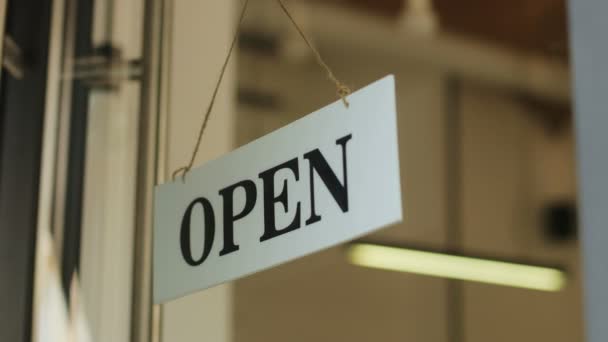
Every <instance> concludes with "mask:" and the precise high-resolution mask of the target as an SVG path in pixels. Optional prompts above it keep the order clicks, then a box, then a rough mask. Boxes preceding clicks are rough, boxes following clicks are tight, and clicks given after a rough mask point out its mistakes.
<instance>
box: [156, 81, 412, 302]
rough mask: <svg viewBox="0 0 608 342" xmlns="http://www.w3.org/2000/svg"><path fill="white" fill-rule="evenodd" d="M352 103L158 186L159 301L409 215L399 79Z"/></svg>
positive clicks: (364, 91) (379, 84)
mask: <svg viewBox="0 0 608 342" xmlns="http://www.w3.org/2000/svg"><path fill="white" fill-rule="evenodd" d="M348 101H349V103H350V106H349V108H346V107H345V106H344V104H343V103H342V102H341V101H337V102H335V103H333V104H331V105H329V106H327V107H325V108H323V109H321V110H318V111H316V112H314V113H312V114H309V115H307V116H305V117H303V118H302V119H299V120H297V121H295V122H293V123H292V124H290V125H288V126H286V127H283V128H281V129H279V130H277V131H275V132H272V133H270V134H268V135H266V136H264V137H262V138H260V139H258V140H255V141H253V142H251V143H249V144H247V145H245V146H243V147H241V148H239V149H237V150H235V151H234V152H232V153H229V154H227V155H226V156H223V157H222V158H219V159H217V160H214V161H211V162H209V163H207V164H205V165H203V166H200V167H198V168H196V169H192V170H191V171H190V172H189V173H188V175H187V176H186V181H185V183H184V182H182V180H181V179H176V180H175V181H173V182H169V183H166V184H163V185H160V186H158V187H157V188H156V191H155V208H154V303H162V302H165V301H167V300H170V299H173V298H176V297H179V296H182V295H185V294H188V293H191V292H194V291H197V290H202V289H205V288H208V287H211V286H214V285H217V284H220V283H223V282H226V281H230V280H234V279H237V278H240V277H243V276H246V275H249V274H251V273H254V272H257V271H260V270H264V269H267V268H269V267H272V266H275V265H278V264H281V263H283V262H286V261H289V260H293V259H295V258H298V257H302V256H304V255H307V254H310V253H313V252H316V251H319V250H321V249H324V248H327V247H330V246H334V245H336V244H340V243H342V242H345V241H348V240H352V239H354V238H356V237H359V236H362V235H364V234H367V233H369V232H372V231H374V230H376V229H379V228H381V227H384V226H387V225H390V224H393V223H397V222H399V221H401V219H402V213H401V187H400V175H399V158H398V146H397V122H396V121H397V118H396V105H395V81H394V77H393V76H387V77H385V78H383V79H381V80H379V81H377V82H375V83H373V84H371V85H369V86H367V87H365V88H363V89H361V90H359V91H357V92H355V93H353V94H351V95H350V96H349V97H348Z"/></svg>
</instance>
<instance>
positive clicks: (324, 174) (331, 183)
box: [304, 134, 353, 225]
mask: <svg viewBox="0 0 608 342" xmlns="http://www.w3.org/2000/svg"><path fill="white" fill-rule="evenodd" d="M352 137H353V135H352V134H349V135H347V136H345V137H342V138H340V139H338V140H336V145H340V146H342V175H343V178H344V183H343V184H342V183H340V180H338V177H337V176H336V174H335V173H334V172H333V171H332V169H331V167H330V166H329V164H328V163H327V160H325V157H323V155H322V154H321V152H320V151H319V149H314V150H312V151H310V152H308V153H306V154H304V159H307V160H308V163H309V165H310V217H309V218H308V219H307V220H306V225H309V224H313V223H315V222H318V221H320V220H321V216H320V215H317V213H316V211H315V175H314V171H316V172H317V174H318V175H319V177H320V178H321V180H322V181H323V184H325V187H326V188H327V189H328V190H329V192H330V193H331V195H332V196H333V198H334V200H335V201H336V203H337V204H338V205H339V206H340V209H342V212H347V211H348V175H347V172H346V143H348V141H349V140H350V139H351V138H352Z"/></svg>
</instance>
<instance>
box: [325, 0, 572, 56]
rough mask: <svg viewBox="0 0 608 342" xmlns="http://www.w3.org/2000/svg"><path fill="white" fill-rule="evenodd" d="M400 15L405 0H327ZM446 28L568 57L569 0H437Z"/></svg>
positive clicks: (508, 44) (441, 22) (377, 12)
mask: <svg viewBox="0 0 608 342" xmlns="http://www.w3.org/2000/svg"><path fill="white" fill-rule="evenodd" d="M323 1H324V2H327V1H331V2H335V3H339V4H341V5H345V6H349V7H355V8H358V9H361V10H365V11H370V12H373V13H374V14H378V15H384V16H388V17H395V18H396V17H398V16H399V15H400V13H401V11H402V9H403V6H404V4H405V2H404V1H403V0H323ZM433 2H434V7H435V9H436V11H437V12H438V16H439V20H440V25H441V27H442V29H444V30H447V31H450V32H454V33H459V34H464V35H467V36H470V37H472V38H474V39H479V40H484V41H488V42H490V43H493V44H500V45H503V46H507V47H509V48H514V49H518V50H523V51H526V52H530V53H537V54H543V55H548V56H555V57H558V58H561V59H567V57H568V39H567V36H568V35H567V19H566V4H565V0H534V1H530V0H511V1H487V0H459V1H454V0H433Z"/></svg>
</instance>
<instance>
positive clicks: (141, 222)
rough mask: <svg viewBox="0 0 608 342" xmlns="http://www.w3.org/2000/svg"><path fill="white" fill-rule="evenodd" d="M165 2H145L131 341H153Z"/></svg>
mask: <svg viewBox="0 0 608 342" xmlns="http://www.w3.org/2000/svg"><path fill="white" fill-rule="evenodd" d="M162 5H163V2H162V0H146V1H145V15H144V18H145V22H144V31H143V32H144V37H143V44H144V51H143V77H142V87H141V98H140V104H141V107H140V108H141V109H140V126H139V146H138V159H139V160H138V163H137V165H138V166H137V204H136V217H135V220H136V221H135V246H134V256H133V263H134V267H133V269H134V272H135V274H134V276H133V291H132V292H133V310H132V322H133V323H132V324H133V325H132V329H131V334H132V336H131V341H137V342H149V341H151V340H152V338H153V337H152V335H153V329H152V327H153V324H152V210H153V194H154V192H153V189H154V185H155V184H156V181H157V156H158V151H159V150H158V145H157V140H158V119H159V118H158V115H159V108H160V103H159V102H160V80H161V53H162V44H163V43H162V40H161V37H162V29H163V26H162V15H163V11H162Z"/></svg>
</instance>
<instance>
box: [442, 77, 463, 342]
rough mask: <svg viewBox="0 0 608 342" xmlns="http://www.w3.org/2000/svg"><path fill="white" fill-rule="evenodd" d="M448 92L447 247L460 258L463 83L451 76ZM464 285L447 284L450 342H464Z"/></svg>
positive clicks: (457, 282) (445, 96)
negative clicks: (461, 89) (461, 99)
mask: <svg viewBox="0 0 608 342" xmlns="http://www.w3.org/2000/svg"><path fill="white" fill-rule="evenodd" d="M443 82H444V83H443V84H444V88H443V94H442V97H443V99H444V103H443V112H444V115H445V116H444V120H445V121H444V122H445V127H444V134H445V137H444V143H445V150H444V153H445V177H446V178H445V185H446V227H445V228H446V247H447V250H448V252H449V253H454V254H460V253H461V249H462V227H461V225H462V217H461V201H462V196H461V193H462V142H461V134H462V132H461V124H462V122H461V103H460V96H461V91H460V87H461V85H460V80H459V79H458V78H457V77H456V76H454V75H447V76H445V79H444V81H443ZM463 285H464V284H463V282H462V281H460V280H446V291H447V294H446V297H447V298H446V299H447V317H446V320H447V330H448V341H450V342H464V341H465V331H464V293H463V290H464V289H463Z"/></svg>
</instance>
